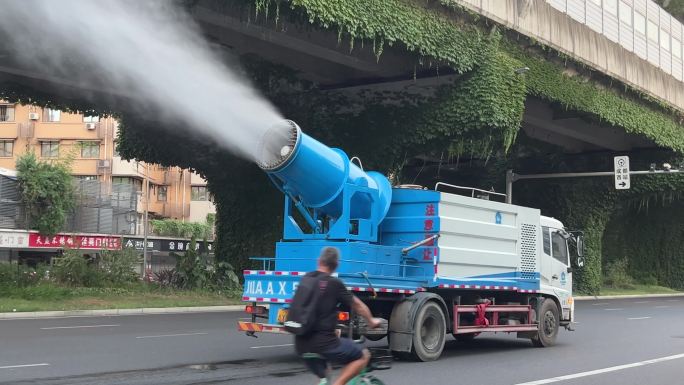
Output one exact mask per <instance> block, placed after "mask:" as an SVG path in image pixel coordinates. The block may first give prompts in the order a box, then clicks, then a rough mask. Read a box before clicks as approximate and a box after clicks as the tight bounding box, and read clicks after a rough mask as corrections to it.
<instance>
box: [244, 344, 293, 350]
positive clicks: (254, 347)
mask: <svg viewBox="0 0 684 385" xmlns="http://www.w3.org/2000/svg"><path fill="white" fill-rule="evenodd" d="M292 345H294V344H282V345H263V346H250V347H249V348H250V349H263V348H281V347H284V346H292Z"/></svg>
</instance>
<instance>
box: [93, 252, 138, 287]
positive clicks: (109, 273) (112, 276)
mask: <svg viewBox="0 0 684 385" xmlns="http://www.w3.org/2000/svg"><path fill="white" fill-rule="evenodd" d="M139 260H140V257H139V255H138V251H137V250H135V249H133V248H124V249H122V250H102V251H100V256H99V258H98V261H97V262H98V268H99V269H100V270H101V271H102V272H103V275H104V279H105V281H106V282H107V283H108V284H109V285H111V286H122V285H125V284H128V283H131V282H135V281H136V280H137V279H138V274H137V272H136V271H135V267H136V265H137V264H138V262H139Z"/></svg>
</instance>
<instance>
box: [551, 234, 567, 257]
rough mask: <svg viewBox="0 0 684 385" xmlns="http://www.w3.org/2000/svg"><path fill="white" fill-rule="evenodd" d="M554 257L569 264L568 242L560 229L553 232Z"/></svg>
mask: <svg viewBox="0 0 684 385" xmlns="http://www.w3.org/2000/svg"><path fill="white" fill-rule="evenodd" d="M552 241H553V257H554V258H555V259H557V260H558V261H559V262H561V263H563V264H565V265H568V243H567V242H566V241H565V238H563V237H562V236H561V235H560V233H559V232H558V231H554V232H553V236H552Z"/></svg>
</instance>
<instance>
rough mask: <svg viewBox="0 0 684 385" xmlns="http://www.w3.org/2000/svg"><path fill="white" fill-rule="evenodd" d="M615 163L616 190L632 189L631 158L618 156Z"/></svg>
mask: <svg viewBox="0 0 684 385" xmlns="http://www.w3.org/2000/svg"><path fill="white" fill-rule="evenodd" d="M613 161H614V162H615V188H616V189H617V190H627V189H629V187H630V182H631V178H630V177H629V157H628V156H616V157H615V158H614V160H613Z"/></svg>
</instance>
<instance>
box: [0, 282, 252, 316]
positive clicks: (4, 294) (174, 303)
mask: <svg viewBox="0 0 684 385" xmlns="http://www.w3.org/2000/svg"><path fill="white" fill-rule="evenodd" d="M239 303H240V297H239V294H238V293H216V292H209V291H202V290H195V291H181V290H171V289H162V288H158V287H155V286H151V285H145V284H133V285H130V286H129V287H125V288H81V287H76V288H68V287H61V286H57V285H54V284H41V285H37V286H30V287H24V288H0V312H27V311H45V310H94V309H135V308H143V307H182V306H215V305H236V304H239Z"/></svg>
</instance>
